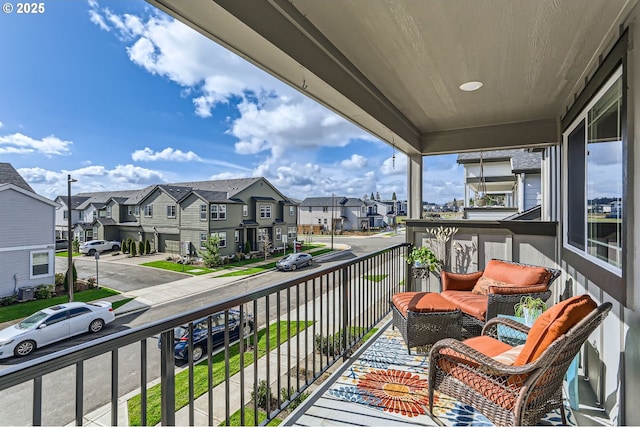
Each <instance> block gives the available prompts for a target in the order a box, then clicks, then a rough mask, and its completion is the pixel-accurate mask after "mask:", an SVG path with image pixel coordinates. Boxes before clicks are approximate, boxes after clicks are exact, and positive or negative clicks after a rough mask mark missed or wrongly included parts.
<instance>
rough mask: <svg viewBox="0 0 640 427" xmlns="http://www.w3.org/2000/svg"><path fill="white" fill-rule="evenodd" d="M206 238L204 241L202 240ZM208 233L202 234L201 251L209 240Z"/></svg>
mask: <svg viewBox="0 0 640 427" xmlns="http://www.w3.org/2000/svg"><path fill="white" fill-rule="evenodd" d="M203 236H204V239H203V238H202V237H203ZM208 239H209V238H208V237H207V233H200V249H204V248H205V246H204V243H205V242H206V241H207V240H208Z"/></svg>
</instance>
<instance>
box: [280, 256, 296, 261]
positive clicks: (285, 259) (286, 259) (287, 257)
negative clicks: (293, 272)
mask: <svg viewBox="0 0 640 427" xmlns="http://www.w3.org/2000/svg"><path fill="white" fill-rule="evenodd" d="M292 258H293V255H287V256H286V257H284V258H282V259H281V261H289V260H290V259H292Z"/></svg>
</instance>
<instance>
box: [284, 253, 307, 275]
mask: <svg viewBox="0 0 640 427" xmlns="http://www.w3.org/2000/svg"><path fill="white" fill-rule="evenodd" d="M312 262H313V257H312V256H311V255H309V254H307V253H304V252H299V253H297V254H289V255H287V256H286V257H284V258H282V259H281V260H279V261H278V262H276V268H277V269H278V270H282V271H289V270H291V271H293V270H297V269H298V268H299V267H305V266H307V265H311V263H312Z"/></svg>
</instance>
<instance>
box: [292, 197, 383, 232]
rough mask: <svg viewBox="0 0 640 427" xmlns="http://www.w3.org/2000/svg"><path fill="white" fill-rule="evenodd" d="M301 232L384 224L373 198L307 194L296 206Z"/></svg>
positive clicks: (369, 226) (359, 229) (358, 228)
mask: <svg viewBox="0 0 640 427" xmlns="http://www.w3.org/2000/svg"><path fill="white" fill-rule="evenodd" d="M299 216H300V221H299V224H300V227H301V230H300V232H302V233H311V232H313V233H323V232H330V231H332V230H335V231H342V230H349V231H361V230H370V229H371V228H379V227H382V226H383V222H384V220H383V216H382V215H380V214H379V213H378V206H377V202H376V201H371V200H367V201H362V200H361V199H359V198H355V197H344V196H333V197H330V196H329V197H307V198H306V199H304V200H303V201H302V202H300V205H299Z"/></svg>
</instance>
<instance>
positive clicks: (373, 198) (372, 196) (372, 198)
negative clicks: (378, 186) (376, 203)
mask: <svg viewBox="0 0 640 427" xmlns="http://www.w3.org/2000/svg"><path fill="white" fill-rule="evenodd" d="M375 199H376V198H375V197H374V195H373V191H372V192H371V200H375Z"/></svg>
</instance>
